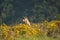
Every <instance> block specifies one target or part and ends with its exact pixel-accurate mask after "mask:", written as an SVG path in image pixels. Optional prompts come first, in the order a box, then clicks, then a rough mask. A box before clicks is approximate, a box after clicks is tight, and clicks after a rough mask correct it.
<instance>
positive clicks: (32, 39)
mask: <svg viewBox="0 0 60 40" xmlns="http://www.w3.org/2000/svg"><path fill="white" fill-rule="evenodd" d="M16 40H60V36H59V37H57V38H52V37H47V36H39V37H36V36H31V37H29V38H23V37H19V38H16Z"/></svg>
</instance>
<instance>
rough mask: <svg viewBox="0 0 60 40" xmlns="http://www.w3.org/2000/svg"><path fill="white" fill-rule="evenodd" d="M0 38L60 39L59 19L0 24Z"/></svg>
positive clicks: (9, 39) (22, 39) (1, 39)
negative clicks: (29, 23) (28, 23)
mask: <svg viewBox="0 0 60 40" xmlns="http://www.w3.org/2000/svg"><path fill="white" fill-rule="evenodd" d="M0 40H60V20H52V21H50V22H49V21H46V20H45V21H42V22H40V23H31V27H30V26H29V25H27V24H24V23H20V24H15V25H13V26H9V25H6V24H2V25H0Z"/></svg>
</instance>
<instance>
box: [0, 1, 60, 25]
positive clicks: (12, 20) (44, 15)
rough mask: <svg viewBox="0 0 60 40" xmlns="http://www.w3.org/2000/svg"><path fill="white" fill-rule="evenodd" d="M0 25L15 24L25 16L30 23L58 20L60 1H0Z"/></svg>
mask: <svg viewBox="0 0 60 40" xmlns="http://www.w3.org/2000/svg"><path fill="white" fill-rule="evenodd" d="M0 14H1V15H0V24H3V23H5V24H7V25H10V24H11V25H12V24H17V23H21V22H22V17H24V16H27V17H28V18H29V20H30V21H31V22H34V23H37V22H41V21H44V20H48V21H51V20H60V0H0Z"/></svg>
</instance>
